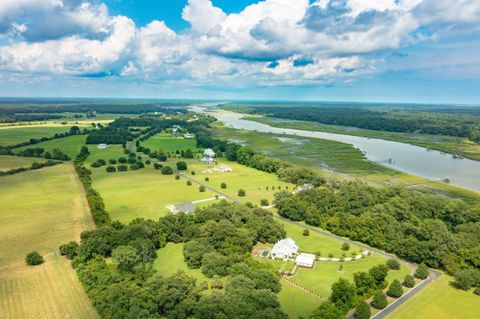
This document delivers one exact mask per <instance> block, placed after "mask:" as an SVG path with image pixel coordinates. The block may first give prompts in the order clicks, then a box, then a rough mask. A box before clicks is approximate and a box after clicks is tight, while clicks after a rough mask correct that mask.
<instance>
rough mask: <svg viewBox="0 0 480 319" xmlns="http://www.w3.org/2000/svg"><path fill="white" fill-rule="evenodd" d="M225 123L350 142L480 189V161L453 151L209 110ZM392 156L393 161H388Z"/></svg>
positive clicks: (412, 169) (400, 165)
mask: <svg viewBox="0 0 480 319" xmlns="http://www.w3.org/2000/svg"><path fill="white" fill-rule="evenodd" d="M190 109H191V110H192V111H194V112H199V113H204V112H206V110H207V109H206V108H204V107H201V106H191V107H190ZM209 114H210V115H212V116H215V117H216V118H217V119H218V120H219V121H221V122H223V123H224V124H225V125H226V126H228V127H232V128H235V129H243V130H249V131H257V132H263V133H274V134H288V135H297V136H303V137H311V138H321V139H325V140H331V141H337V142H341V143H347V144H351V145H353V146H354V147H356V148H358V149H360V150H361V151H362V152H364V153H365V157H366V158H367V160H369V161H372V162H376V163H379V164H381V165H384V166H386V167H389V168H392V169H395V170H397V171H400V172H404V173H409V174H412V175H417V176H421V177H425V178H428V179H431V180H435V181H440V180H444V179H446V178H448V180H449V181H450V184H452V185H455V186H459V187H463V188H466V189H470V190H474V191H477V192H480V161H474V160H469V159H455V158H453V156H452V155H451V154H445V153H442V152H438V151H434V150H427V149H426V148H423V147H419V146H415V145H411V144H406V143H400V142H393V141H386V140H382V139H375V138H366V137H360V136H352V135H345V134H335V133H325V132H315V131H305V130H296V129H287V128H278V127H273V126H270V125H266V124H262V123H258V122H254V121H249V120H245V119H243V115H242V114H239V113H233V112H209ZM389 159H391V160H392V161H389Z"/></svg>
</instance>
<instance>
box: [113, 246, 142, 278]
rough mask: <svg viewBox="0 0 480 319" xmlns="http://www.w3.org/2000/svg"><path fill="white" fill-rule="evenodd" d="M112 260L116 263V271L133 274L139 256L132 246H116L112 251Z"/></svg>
mask: <svg viewBox="0 0 480 319" xmlns="http://www.w3.org/2000/svg"><path fill="white" fill-rule="evenodd" d="M112 259H113V260H115V262H116V263H117V265H118V269H119V270H121V271H125V272H133V269H134V268H135V266H136V265H137V264H138V263H139V262H140V256H139V255H138V253H137V250H136V249H135V248H133V247H132V246H118V247H117V248H115V249H114V250H113V251H112Z"/></svg>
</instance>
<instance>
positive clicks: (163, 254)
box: [153, 243, 211, 284]
mask: <svg viewBox="0 0 480 319" xmlns="http://www.w3.org/2000/svg"><path fill="white" fill-rule="evenodd" d="M153 268H154V269H155V270H156V271H157V272H158V274H160V275H162V276H170V275H173V274H174V273H176V272H177V271H180V270H181V271H184V272H186V273H187V274H188V275H189V276H192V277H193V278H195V279H197V284H199V283H201V282H203V281H207V282H210V281H211V279H209V278H207V277H205V275H204V274H202V271H201V270H200V269H190V268H188V266H187V264H186V263H185V261H184V260H183V243H179V244H174V243H168V244H167V245H166V246H165V247H163V248H160V249H159V250H157V259H155V262H154V264H153Z"/></svg>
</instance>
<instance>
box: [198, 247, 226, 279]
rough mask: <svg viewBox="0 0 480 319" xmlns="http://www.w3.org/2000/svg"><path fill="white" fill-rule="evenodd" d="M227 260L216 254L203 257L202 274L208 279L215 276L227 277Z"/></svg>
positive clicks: (211, 253)
mask: <svg viewBox="0 0 480 319" xmlns="http://www.w3.org/2000/svg"><path fill="white" fill-rule="evenodd" d="M228 267H229V261H228V258H227V257H225V256H223V255H220V254H219V253H216V252H210V253H206V254H204V255H203V258H202V273H203V274H205V276H207V277H208V278H212V277H213V276H215V275H217V276H220V277H224V276H226V275H228Z"/></svg>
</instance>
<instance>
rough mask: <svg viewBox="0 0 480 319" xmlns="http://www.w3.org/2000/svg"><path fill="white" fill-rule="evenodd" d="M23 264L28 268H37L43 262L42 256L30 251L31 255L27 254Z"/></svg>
mask: <svg viewBox="0 0 480 319" xmlns="http://www.w3.org/2000/svg"><path fill="white" fill-rule="evenodd" d="M25 262H26V263H27V265H29V266H37V265H41V264H43V262H44V260H43V257H42V255H40V254H39V253H38V252H36V251H32V252H31V253H29V254H27V257H26V258H25Z"/></svg>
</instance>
